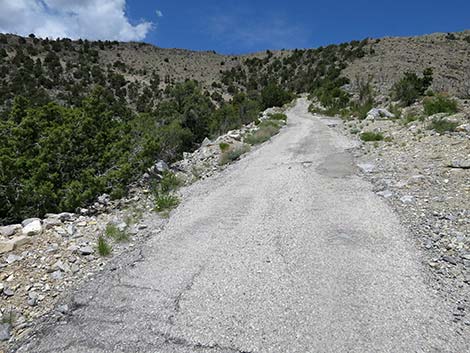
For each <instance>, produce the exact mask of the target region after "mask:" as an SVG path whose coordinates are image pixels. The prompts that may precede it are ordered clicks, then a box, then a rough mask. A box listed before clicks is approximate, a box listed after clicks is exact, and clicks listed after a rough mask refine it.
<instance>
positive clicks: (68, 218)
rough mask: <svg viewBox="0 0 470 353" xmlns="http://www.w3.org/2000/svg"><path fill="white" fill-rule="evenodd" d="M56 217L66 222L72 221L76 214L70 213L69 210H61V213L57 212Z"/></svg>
mask: <svg viewBox="0 0 470 353" xmlns="http://www.w3.org/2000/svg"><path fill="white" fill-rule="evenodd" d="M57 217H59V219H60V220H61V221H62V222H66V221H73V220H75V219H76V218H77V216H76V215H75V214H74V213H70V212H62V213H59V214H58V215H57Z"/></svg>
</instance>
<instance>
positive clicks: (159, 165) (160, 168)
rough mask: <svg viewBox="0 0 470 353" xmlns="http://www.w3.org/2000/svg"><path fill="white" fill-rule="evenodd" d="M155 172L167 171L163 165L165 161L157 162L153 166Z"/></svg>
mask: <svg viewBox="0 0 470 353" xmlns="http://www.w3.org/2000/svg"><path fill="white" fill-rule="evenodd" d="M154 168H155V170H156V171H157V172H159V173H163V172H164V171H167V170H168V169H169V168H168V164H166V163H165V161H163V160H159V161H158V162H157V163H156V164H155V166H154Z"/></svg>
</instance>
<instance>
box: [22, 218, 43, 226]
mask: <svg viewBox="0 0 470 353" xmlns="http://www.w3.org/2000/svg"><path fill="white" fill-rule="evenodd" d="M37 221H39V222H41V220H40V219H39V218H27V219H25V220H24V221H23V222H21V225H22V226H23V228H24V227H26V226H27V225H28V224H31V223H33V222H37Z"/></svg>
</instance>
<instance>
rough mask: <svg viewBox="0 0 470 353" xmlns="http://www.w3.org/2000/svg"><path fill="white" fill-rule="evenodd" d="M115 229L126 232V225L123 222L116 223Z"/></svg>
mask: <svg viewBox="0 0 470 353" xmlns="http://www.w3.org/2000/svg"><path fill="white" fill-rule="evenodd" d="M116 228H117V229H118V230H119V231H121V232H123V231H125V230H126V228H127V224H126V223H125V222H121V223H118V224H116Z"/></svg>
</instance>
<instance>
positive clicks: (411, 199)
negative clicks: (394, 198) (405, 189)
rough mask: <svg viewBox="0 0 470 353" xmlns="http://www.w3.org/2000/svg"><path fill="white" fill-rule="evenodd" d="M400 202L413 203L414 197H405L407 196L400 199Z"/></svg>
mask: <svg viewBox="0 0 470 353" xmlns="http://www.w3.org/2000/svg"><path fill="white" fill-rule="evenodd" d="M400 201H401V202H403V203H413V201H414V197H413V196H411V195H405V196H402V197H400Z"/></svg>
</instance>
